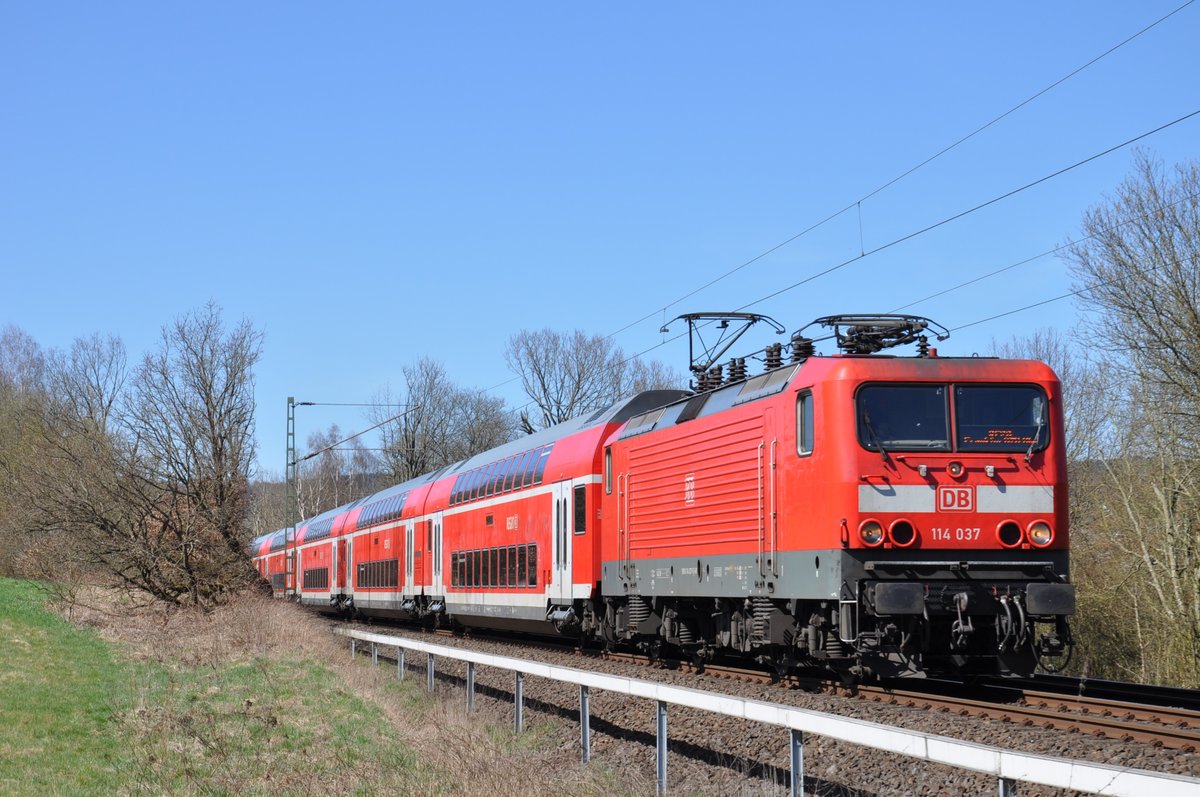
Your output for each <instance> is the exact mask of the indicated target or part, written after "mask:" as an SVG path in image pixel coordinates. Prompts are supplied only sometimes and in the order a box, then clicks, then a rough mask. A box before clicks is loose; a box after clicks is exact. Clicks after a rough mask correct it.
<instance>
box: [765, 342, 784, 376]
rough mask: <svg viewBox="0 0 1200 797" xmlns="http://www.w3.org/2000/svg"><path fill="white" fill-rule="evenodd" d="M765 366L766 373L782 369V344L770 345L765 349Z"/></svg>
mask: <svg viewBox="0 0 1200 797" xmlns="http://www.w3.org/2000/svg"><path fill="white" fill-rule="evenodd" d="M766 365H767V370H768V371H774V370H775V369H776V368H782V367H783V344H782V343H772V344H771V345H770V346H767V349H766Z"/></svg>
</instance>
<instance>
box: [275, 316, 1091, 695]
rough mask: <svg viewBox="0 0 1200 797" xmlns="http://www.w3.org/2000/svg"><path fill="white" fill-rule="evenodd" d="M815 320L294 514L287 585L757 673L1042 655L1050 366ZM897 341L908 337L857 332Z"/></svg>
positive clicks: (1055, 416)
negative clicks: (816, 328)
mask: <svg viewBox="0 0 1200 797" xmlns="http://www.w3.org/2000/svg"><path fill="white" fill-rule="evenodd" d="M697 318H700V316H694V317H692V318H690V319H689V320H690V321H694V320H695V319H697ZM820 322H821V323H824V324H826V325H828V326H830V327H831V328H832V329H833V331H834V336H835V337H836V340H837V344H838V347H839V349H840V351H841V353H839V354H835V355H832V356H818V355H816V354H815V353H814V352H813V343H812V341H811V340H809V339H807V338H803V337H800V336H799V335H797V336H794V337H793V339H792V351H791V358H790V359H791V361H790V362H787V363H784V362H783V356H782V351H781V348H780V347H779V346H778V345H776V346H775V347H773V348H771V347H768V349H767V351H766V354H767V357H766V360H767V369H766V371H765V372H764V373H761V374H758V375H755V376H746V375H745V374H744V367H743V366H742V365H741V364H740V363H739V362H738V361H734V363H733V364H732V365H733V367H732V368H731V371H732V378H731V379H728V380H726V379H722V378H721V377H720V376H718V375H717V374H716V372H715V370H710V369H709V368H707V367H700V368H694V370H696V371H697V372H698V374H700V379H699V384H698V385H697V388H698V389H697V391H696V392H695V393H684V392H675V391H658V392H651V393H643V394H640V395H638V396H636V397H634V398H632V399H628V400H626V401H623V402H621V403H619V404H617V405H616V406H614V407H610V408H608V409H606V410H603V411H601V412H597V413H595V414H593V415H592V416H590V417H586V418H578V419H575V420H573V421H569V422H567V423H564V424H561V425H559V426H556V427H553V428H551V429H547V430H544V431H542V432H539V433H538V434H535V435H532V436H530V437H527V438H522V439H521V440H517V441H514V442H512V443H509V444H507V445H505V446H502V447H500V448H497V449H493V450H492V451H489V452H485V453H483V454H480V455H478V456H476V457H473V458H471V459H469V460H466V461H463V462H460V463H457V464H455V465H453V466H451V467H448V468H445V469H443V470H441V471H438V472H436V473H431V474H428V475H427V476H424V477H421V478H418V479H416V480H413V481H412V482H410V483H407V484H402V485H397V486H396V487H393V488H390V489H389V490H387V491H384V492H383V493H380V494H378V495H375V496H371V497H370V498H367V499H363V500H362V501H358V502H355V503H354V504H350V505H348V506H345V507H341V508H339V509H336V510H333V511H331V512H328V513H325V514H324V515H322V516H320V517H318V518H314V519H313V520H311V521H306V522H304V523H302V524H301V525H300V526H299V528H298V531H297V535H296V543H295V547H296V549H297V553H298V555H299V562H300V565H299V571H300V572H301V573H302V578H301V584H300V585H299V586H298V587H296V588H295V590H294V591H295V593H296V594H297V595H298V596H299V597H300V599H301V600H303V601H305V602H307V603H314V604H320V605H322V606H333V607H341V608H343V609H353V610H354V611H358V612H364V613H373V614H379V615H391V616H401V617H410V618H420V617H424V618H436V619H437V620H438V621H441V622H450V623H457V624H461V625H466V626H488V627H496V628H511V629H515V630H525V631H534V632H537V631H541V632H546V631H553V632H558V633H565V634H572V635H583V636H585V637H592V638H596V639H599V640H603V641H604V642H605V643H607V644H610V645H619V644H635V645H640V646H642V647H645V648H651V649H663V648H667V647H669V648H671V649H674V650H675V651H678V652H681V653H684V654H686V655H690V656H692V657H694V658H696V659H697V660H701V661H702V660H705V659H707V658H709V657H710V656H712V655H714V654H718V653H722V652H725V653H736V654H739V655H745V656H751V657H754V658H756V659H758V660H760V661H764V662H767V663H770V664H772V665H774V666H775V667H776V668H778V669H779V670H781V671H783V670H786V669H789V668H791V667H792V666H794V665H798V664H799V665H819V666H824V667H830V668H833V669H836V670H839V671H842V672H849V673H853V674H856V675H860V676H869V675H872V674H874V675H897V674H920V673H924V672H980V673H997V672H998V673H1028V672H1031V671H1032V670H1033V669H1034V668H1035V667H1036V665H1037V664H1038V662H1039V661H1041V660H1046V659H1049V660H1050V661H1054V660H1057V657H1060V656H1061V655H1062V654H1063V653H1064V652H1065V650H1066V649H1067V648H1068V647H1069V645H1070V644H1071V639H1070V632H1069V628H1068V626H1067V618H1068V616H1070V615H1071V614H1072V613H1073V611H1074V588H1073V587H1072V586H1071V585H1070V583H1069V582H1068V534H1067V486H1066V465H1065V457H1064V446H1063V440H1062V428H1063V427H1062V404H1061V398H1062V393H1061V388H1060V386H1059V382H1058V380H1057V378H1056V377H1055V376H1054V374H1053V372H1051V370H1050V369H1049V368H1048V367H1047V366H1046V365H1044V364H1042V363H1038V362H1031V361H1012V360H1000V359H992V358H980V357H970V358H952V357H941V356H938V354H937V352H936V351H935V350H933V349H930V348H929V346H928V343H927V342H926V340H925V334H926V331H927V330H928V328H929V326H930V324H931V322H929V321H928V320H927V319H920V318H917V317H912V316H869V317H864V316H839V317H830V318H826V319H820ZM901 343H915V344H916V345H917V356H912V357H897V356H888V355H883V354H880V353H879V352H881V351H883V350H885V349H889V348H891V347H893V346H895V345H898V344H901ZM743 362H744V361H743ZM706 365H707V364H706ZM314 530H315V531H314ZM279 534H280V532H275V535H268V537H265V538H260V539H261V540H262V542H261V543H260V544H259V558H260V560H266V559H267V558H268V557H269V556H279V553H278V551H279V546H278V545H276V544H275V543H276V542H278V535H279ZM270 551H275V553H270ZM262 567H266V565H262ZM277 572H279V571H278V569H264V573H265V574H267V575H270V574H272V573H277ZM331 574H332V575H331ZM330 579H332V580H330ZM277 580H278V579H277ZM285 588H286V585H285Z"/></svg>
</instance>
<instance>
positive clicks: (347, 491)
mask: <svg viewBox="0 0 1200 797" xmlns="http://www.w3.org/2000/svg"><path fill="white" fill-rule="evenodd" d="M344 437H346V435H345V434H344V433H343V432H342V430H341V428H339V427H338V425H337V424H336V423H335V424H331V425H330V427H329V429H328V430H326V431H325V432H314V433H313V434H311V435H309V436H308V440H307V446H308V452H309V454H308V456H310V457H311V459H306V460H304V461H302V462H300V465H299V468H298V469H297V480H296V497H297V499H298V504H299V509H300V517H302V518H305V517H312V516H313V515H316V514H319V513H321V512H324V511H325V510H327V509H332V508H333V507H335V506H340V505H342V504H344V503H347V502H349V501H353V500H355V499H358V498H362V497H363V496H364V495H369V494H370V493H372V492H374V491H375V490H376V489H378V487H379V486H380V485H377V484H376V473H377V471H378V470H379V461H378V458H376V457H375V456H373V455H372V454H371V452H369V451H367V450H366V449H365V448H364V447H363V446H362V444H361V442H360V441H358V440H350V441H347V442H343V438H344ZM285 525H286V524H285Z"/></svg>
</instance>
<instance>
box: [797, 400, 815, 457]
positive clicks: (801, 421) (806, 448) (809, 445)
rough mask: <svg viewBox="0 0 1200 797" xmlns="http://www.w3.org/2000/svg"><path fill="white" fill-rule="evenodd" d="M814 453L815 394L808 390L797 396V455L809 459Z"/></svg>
mask: <svg viewBox="0 0 1200 797" xmlns="http://www.w3.org/2000/svg"><path fill="white" fill-rule="evenodd" d="M812 452H813V394H812V391H811V390H806V391H804V392H803V393H800V394H799V395H798V396H796V453H797V454H799V455H800V456H802V457H807V456H808V455H809V454H811V453H812Z"/></svg>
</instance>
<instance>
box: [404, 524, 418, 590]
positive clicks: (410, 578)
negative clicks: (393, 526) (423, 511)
mask: <svg viewBox="0 0 1200 797" xmlns="http://www.w3.org/2000/svg"><path fill="white" fill-rule="evenodd" d="M404 594H406V595H414V594H416V538H415V535H414V528H413V521H408V523H407V525H406V526H404Z"/></svg>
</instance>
